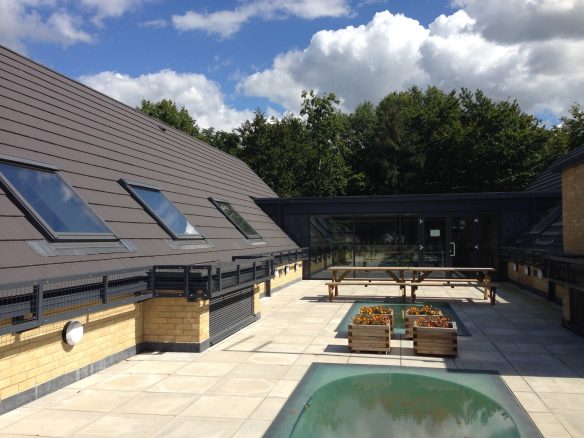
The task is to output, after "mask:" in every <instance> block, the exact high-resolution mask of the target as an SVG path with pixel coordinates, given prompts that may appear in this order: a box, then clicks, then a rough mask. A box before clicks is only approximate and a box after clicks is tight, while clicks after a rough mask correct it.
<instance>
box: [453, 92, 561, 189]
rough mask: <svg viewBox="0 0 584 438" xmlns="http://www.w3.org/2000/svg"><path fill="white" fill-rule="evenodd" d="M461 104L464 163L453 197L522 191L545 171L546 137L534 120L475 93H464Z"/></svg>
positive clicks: (516, 107) (507, 103) (515, 105)
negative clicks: (455, 193)
mask: <svg viewBox="0 0 584 438" xmlns="http://www.w3.org/2000/svg"><path fill="white" fill-rule="evenodd" d="M460 100H461V105H462V122H463V126H464V134H463V139H462V148H463V152H464V154H465V155H464V156H465V157H466V159H465V160H464V168H461V173H460V178H459V181H460V183H459V185H458V187H456V189H457V191H512V190H521V189H523V187H525V186H526V185H527V184H528V183H529V182H531V181H532V180H533V179H534V178H535V177H536V176H537V175H538V174H539V173H541V172H542V171H543V170H544V167H545V165H546V164H547V163H546V160H543V159H542V157H543V156H544V155H545V151H546V147H547V144H548V142H549V138H550V131H548V130H546V129H545V127H544V126H543V124H542V123H541V122H540V121H539V120H538V119H536V118H535V117H534V116H532V115H531V114H526V113H524V112H522V111H521V108H520V107H519V104H518V103H517V102H516V101H501V102H494V101H493V100H491V99H490V98H488V97H486V96H485V95H484V94H483V93H482V92H481V91H479V90H477V91H475V92H474V93H472V92H470V91H469V90H466V89H463V90H462V91H461V93H460Z"/></svg>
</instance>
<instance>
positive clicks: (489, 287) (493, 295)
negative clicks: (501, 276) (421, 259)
mask: <svg viewBox="0 0 584 438" xmlns="http://www.w3.org/2000/svg"><path fill="white" fill-rule="evenodd" d="M409 285H410V287H411V296H412V303H415V302H416V290H418V288H419V287H420V286H442V287H444V286H450V287H451V288H454V287H469V286H470V287H482V288H484V289H485V291H486V292H487V293H488V296H489V299H490V300H491V304H492V305H493V306H494V305H495V303H496V299H497V286H498V284H497V283H489V284H484V283H482V282H479V281H470V280H468V281H467V282H466V284H463V283H462V282H460V283H454V284H447V283H446V281H444V279H441V280H440V281H434V279H432V281H423V282H410V284H409Z"/></svg>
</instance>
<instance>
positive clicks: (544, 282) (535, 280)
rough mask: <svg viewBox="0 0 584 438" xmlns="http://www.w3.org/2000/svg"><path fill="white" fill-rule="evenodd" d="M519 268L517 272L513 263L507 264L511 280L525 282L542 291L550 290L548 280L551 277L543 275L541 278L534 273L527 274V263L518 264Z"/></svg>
mask: <svg viewBox="0 0 584 438" xmlns="http://www.w3.org/2000/svg"><path fill="white" fill-rule="evenodd" d="M518 268H519V269H518V270H517V272H515V271H514V270H513V263H512V262H509V263H508V264H507V274H508V276H509V278H510V279H511V280H514V281H517V282H518V283H521V284H525V285H526V286H530V287H532V288H534V289H537V290H540V291H542V292H545V293H547V292H548V281H549V278H547V277H542V278H541V279H540V278H539V277H538V276H536V275H533V274H530V275H525V265H518ZM533 269H534V268H533V267H531V272H533Z"/></svg>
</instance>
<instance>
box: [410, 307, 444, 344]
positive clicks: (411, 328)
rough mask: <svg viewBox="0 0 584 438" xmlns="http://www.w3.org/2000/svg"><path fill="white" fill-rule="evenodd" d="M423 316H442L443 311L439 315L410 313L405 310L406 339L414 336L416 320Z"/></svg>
mask: <svg viewBox="0 0 584 438" xmlns="http://www.w3.org/2000/svg"><path fill="white" fill-rule="evenodd" d="M423 316H442V312H440V313H439V314H438V315H408V313H407V311H404V320H405V323H406V339H413V338H414V322H416V319H418V318H421V317H423Z"/></svg>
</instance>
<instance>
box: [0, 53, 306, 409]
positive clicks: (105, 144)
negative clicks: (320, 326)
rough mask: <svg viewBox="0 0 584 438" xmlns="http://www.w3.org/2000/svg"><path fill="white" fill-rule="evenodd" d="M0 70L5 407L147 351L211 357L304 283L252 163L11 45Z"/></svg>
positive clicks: (0, 344)
mask: <svg viewBox="0 0 584 438" xmlns="http://www.w3.org/2000/svg"><path fill="white" fill-rule="evenodd" d="M0 76H1V80H0V358H1V359H0V413H1V412H5V411H7V410H10V409H13V408H14V407H16V406H18V405H20V404H23V403H26V402H28V401H31V400H33V399H35V398H37V397H40V396H42V395H44V394H46V393H48V392H51V391H53V390H55V389H57V388H59V387H62V386H64V385H66V384H69V383H71V382H72V381H75V380H77V379H80V378H83V377H85V376H87V375H89V374H92V373H94V372H96V371H98V370H100V369H103V368H104V367H106V366H109V365H111V364H113V363H115V362H118V361H121V360H123V359H125V358H127V357H128V356H130V355H133V354H136V352H139V351H142V350H148V349H150V350H152V349H155V350H174V351H200V350H203V349H205V348H207V347H208V346H209V345H210V344H212V343H213V342H217V341H218V340H220V339H222V338H223V337H225V336H227V335H229V334H230V333H232V332H233V331H234V330H237V329H238V328H240V327H242V326H243V325H246V324H249V323H251V322H253V321H254V320H255V319H257V318H259V317H260V312H261V309H260V301H259V298H260V295H261V294H267V293H270V291H273V290H275V289H276V288H277V287H279V286H281V285H282V284H285V283H286V282H290V281H294V280H296V279H299V278H301V276H302V275H301V273H302V265H301V260H302V258H303V257H305V256H306V253H303V252H302V250H301V249H300V248H299V247H298V246H297V245H296V243H295V242H293V241H292V240H291V239H290V238H289V237H288V236H287V235H286V233H285V232H283V231H282V230H281V229H280V227H278V226H277V225H276V224H275V223H274V222H273V221H272V220H271V219H270V217H269V216H268V215H266V214H265V213H264V212H263V210H262V209H261V208H259V207H258V206H257V205H256V204H255V202H254V201H253V199H252V198H254V197H261V198H263V197H274V196H275V193H274V192H273V191H272V190H271V189H270V188H269V187H268V186H267V185H266V184H265V183H264V182H263V181H261V180H260V178H259V177H258V176H257V175H256V174H254V172H252V171H251V170H250V169H249V168H248V167H247V166H246V165H245V164H244V163H243V162H241V161H239V160H237V159H236V158H234V157H232V156H230V155H228V154H225V153H223V152H221V151H219V150H217V149H215V148H213V147H211V146H209V145H206V144H204V143H202V142H199V141H196V140H194V139H193V138H191V137H189V136H187V135H185V134H183V133H181V132H179V131H177V130H175V129H173V128H171V127H169V126H166V125H164V124H162V123H160V122H158V121H156V120H153V119H151V118H149V117H146V116H145V115H143V114H141V113H140V112H138V111H136V110H134V109H133V108H130V107H128V106H126V105H123V104H121V103H120V102H117V101H115V100H113V99H111V98H108V97H106V96H105V95H103V94H100V93H98V92H96V91H94V90H92V89H89V88H88V87H86V86H84V85H82V84H80V83H78V82H76V81H74V80H71V79H69V78H66V77H64V76H62V75H60V74H58V73H56V72H54V71H52V70H50V69H48V68H46V67H44V66H42V65H39V64H38V63H35V62H33V61H31V60H29V59H27V58H24V57H22V56H20V55H18V54H16V53H14V52H12V51H10V50H8V49H6V48H1V47H0ZM72 320H75V321H78V322H80V323H81V324H82V326H83V330H84V335H83V342H81V343H80V344H79V345H75V346H72V345H69V344H68V343H67V342H64V341H71V342H73V343H74V340H73V341H72V340H71V339H67V338H63V337H64V336H66V332H65V330H64V329H65V326H66V325H67V328H68V329H69V330H70V331H71V333H72V332H73V331H72V330H71V329H72V328H74V326H75V325H76V324H73V325H71V324H68V322H69V321H72Z"/></svg>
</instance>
